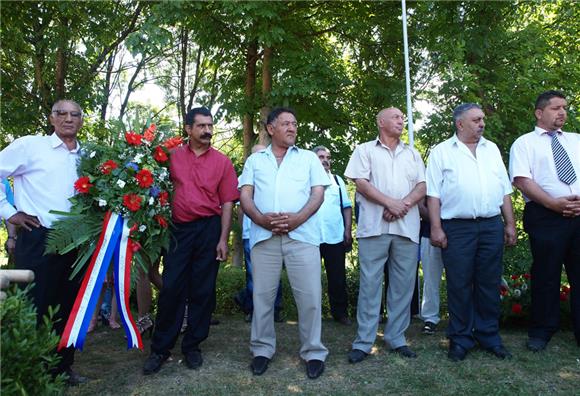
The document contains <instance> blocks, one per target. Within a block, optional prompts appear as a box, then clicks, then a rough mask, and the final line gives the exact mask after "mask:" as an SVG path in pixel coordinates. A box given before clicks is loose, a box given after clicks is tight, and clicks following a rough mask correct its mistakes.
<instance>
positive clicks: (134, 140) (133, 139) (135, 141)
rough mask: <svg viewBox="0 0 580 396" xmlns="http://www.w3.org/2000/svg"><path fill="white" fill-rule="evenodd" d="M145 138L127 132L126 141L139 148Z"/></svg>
mask: <svg viewBox="0 0 580 396" xmlns="http://www.w3.org/2000/svg"><path fill="white" fill-rule="evenodd" d="M142 138H143V136H141V135H139V134H138V133H135V132H133V131H129V132H125V140H126V141H127V143H129V144H130V145H132V146H139V145H140V144H141V139H142Z"/></svg>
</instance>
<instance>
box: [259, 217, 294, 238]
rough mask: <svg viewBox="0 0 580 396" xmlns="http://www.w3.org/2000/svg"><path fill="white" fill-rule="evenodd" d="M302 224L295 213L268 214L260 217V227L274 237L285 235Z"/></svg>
mask: <svg viewBox="0 0 580 396" xmlns="http://www.w3.org/2000/svg"><path fill="white" fill-rule="evenodd" d="M300 224H302V221H301V220H300V218H299V216H298V214H297V213H280V212H277V213H274V212H268V213H264V214H263V215H262V221H261V224H260V226H262V227H263V228H265V229H267V230H270V231H272V233H274V234H276V235H283V234H287V233H289V232H290V231H293V230H295V229H296V228H298V226H299V225H300Z"/></svg>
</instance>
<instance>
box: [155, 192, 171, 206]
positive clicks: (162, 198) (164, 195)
mask: <svg viewBox="0 0 580 396" xmlns="http://www.w3.org/2000/svg"><path fill="white" fill-rule="evenodd" d="M157 199H159V204H160V205H161V206H165V205H167V203H168V201H169V193H168V192H167V191H161V192H160V193H159V195H158V196H157Z"/></svg>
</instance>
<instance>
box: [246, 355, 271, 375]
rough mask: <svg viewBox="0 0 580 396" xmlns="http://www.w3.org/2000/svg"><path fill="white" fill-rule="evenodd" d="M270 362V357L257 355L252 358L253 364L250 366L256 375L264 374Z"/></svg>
mask: <svg viewBox="0 0 580 396" xmlns="http://www.w3.org/2000/svg"><path fill="white" fill-rule="evenodd" d="M268 363H270V359H268V358H267V357H266V356H256V357H255V358H254V359H252V364H251V365H250V367H251V368H252V373H254V375H262V374H264V373H265V372H266V370H268Z"/></svg>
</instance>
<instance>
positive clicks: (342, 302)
mask: <svg viewBox="0 0 580 396" xmlns="http://www.w3.org/2000/svg"><path fill="white" fill-rule="evenodd" d="M320 257H321V258H322V259H323V260H324V267H325V268H326V278H327V280H328V299H329V301H330V313H331V314H332V316H333V317H334V318H335V319H340V318H342V317H346V316H348V296H347V291H346V270H345V263H344V261H345V251H344V244H343V243H342V242H340V243H335V244H328V243H323V244H321V245H320Z"/></svg>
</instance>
